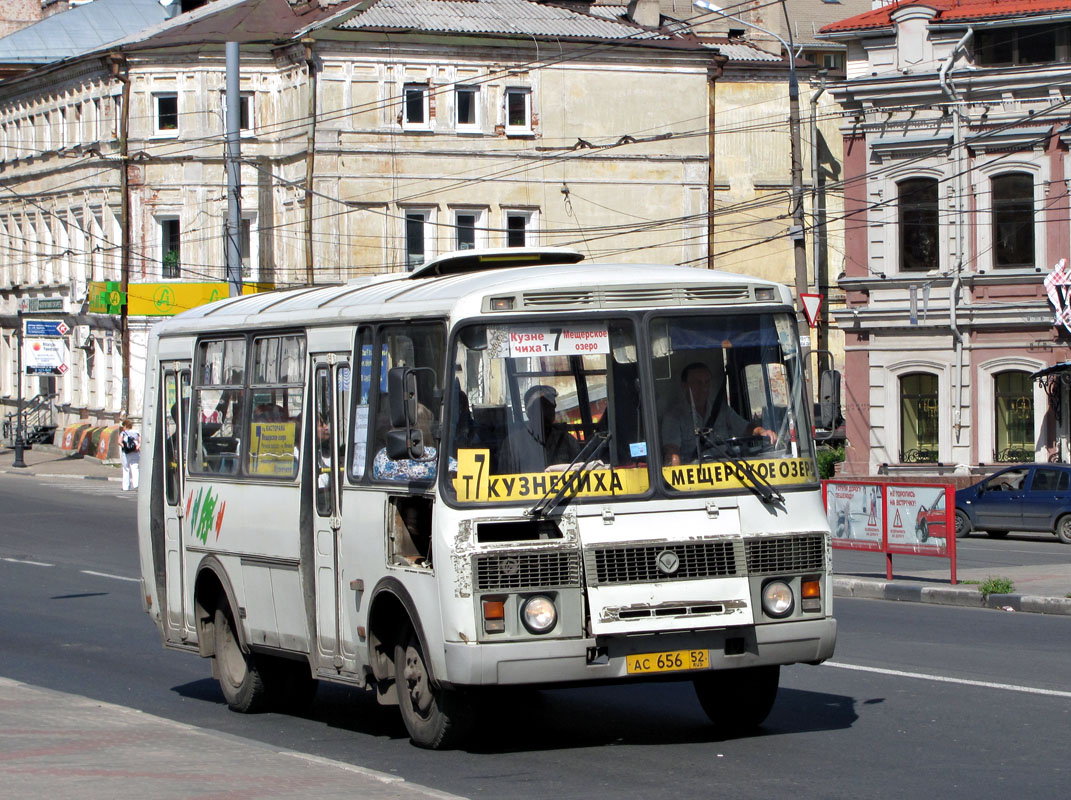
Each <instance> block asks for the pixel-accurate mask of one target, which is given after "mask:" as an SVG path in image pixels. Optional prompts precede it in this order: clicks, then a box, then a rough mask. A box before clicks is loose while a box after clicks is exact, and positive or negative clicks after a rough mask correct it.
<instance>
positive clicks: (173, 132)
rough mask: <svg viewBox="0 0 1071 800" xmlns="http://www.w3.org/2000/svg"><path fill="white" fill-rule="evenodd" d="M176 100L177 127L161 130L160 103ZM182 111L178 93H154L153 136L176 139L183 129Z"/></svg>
mask: <svg viewBox="0 0 1071 800" xmlns="http://www.w3.org/2000/svg"><path fill="white" fill-rule="evenodd" d="M167 98H174V100H175V127H174V128H161V127H160V101H161V100H164V99H167ZM181 120H182V109H181V104H180V103H179V94H178V92H153V93H152V131H153V133H152V135H153V137H155V138H168V139H170V138H174V137H176V136H178V135H179V130H180V129H181V128H182V122H181Z"/></svg>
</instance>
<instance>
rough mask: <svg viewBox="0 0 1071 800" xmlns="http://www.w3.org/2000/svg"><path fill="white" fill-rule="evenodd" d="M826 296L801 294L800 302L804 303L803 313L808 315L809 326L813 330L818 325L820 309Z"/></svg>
mask: <svg viewBox="0 0 1071 800" xmlns="http://www.w3.org/2000/svg"><path fill="white" fill-rule="evenodd" d="M824 298H825V295H821V294H801V295H800V302H801V303H803V313H804V314H806V315H807V324H808V325H810V326H811V327H812V328H813V327H815V325H817V324H818V309H819V308H821V307H822V300H823V299H824Z"/></svg>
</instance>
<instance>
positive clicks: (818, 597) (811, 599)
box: [800, 580, 822, 611]
mask: <svg viewBox="0 0 1071 800" xmlns="http://www.w3.org/2000/svg"><path fill="white" fill-rule="evenodd" d="M800 595H801V596H802V598H803V601H802V602H801V603H800V607H801V608H802V609H803V610H804V611H821V610H822V582H821V581H817V580H812V581H803V582H802V583H801V584H800Z"/></svg>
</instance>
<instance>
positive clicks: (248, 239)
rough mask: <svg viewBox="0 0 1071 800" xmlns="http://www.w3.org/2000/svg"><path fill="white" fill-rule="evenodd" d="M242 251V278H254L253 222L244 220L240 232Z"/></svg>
mask: <svg viewBox="0 0 1071 800" xmlns="http://www.w3.org/2000/svg"><path fill="white" fill-rule="evenodd" d="M238 242H239V244H238V246H239V247H240V248H241V251H242V278H243V279H244V278H251V277H253V220H251V219H245V218H243V219H242V221H241V224H240V226H239V230H238Z"/></svg>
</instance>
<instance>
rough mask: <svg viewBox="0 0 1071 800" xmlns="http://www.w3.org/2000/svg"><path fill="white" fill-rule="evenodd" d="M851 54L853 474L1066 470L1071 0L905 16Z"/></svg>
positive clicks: (885, 11)
mask: <svg viewBox="0 0 1071 800" xmlns="http://www.w3.org/2000/svg"><path fill="white" fill-rule="evenodd" d="M821 36H822V37H824V38H826V39H828V40H831V41H837V42H842V43H844V44H845V45H847V63H846V78H845V80H843V81H842V82H839V83H837V84H836V85H835V86H834V87H833V88H832V91H833V92H834V95H835V97H836V98H837V99H838V101H839V102H840V104H841V106H842V108H843V110H844V116H843V120H842V127H841V131H842V134H843V140H844V183H843V190H844V195H845V220H844V224H845V240H846V247H845V253H844V257H843V268H842V269H843V272H842V274H841V276H840V279H839V284H840V286H841V287H842V288H843V289H844V291H845V292H846V294H847V299H848V304H847V308H846V310H844V311H841V312H838V313H836V314H835V319H836V324H837V325H838V326H839V327H840V328H841V329H842V330H843V331H844V332H845V336H846V357H845V369H844V374H845V382H844V407H845V412H844V413H845V418H846V427H847V433H848V441H849V444H848V448H847V460H846V462H845V464H844V465H843V474H846V475H853V476H869V475H877V474H892V475H895V474H920V473H921V474H948V473H952V472H958V473H959V474H965V473H967V472H969V471H979V469H981V468H980V467H979V465H992V464H994V463H1001V462H1017V461H1035V460H1036V461H1047V460H1050V459H1052V460H1060V461H1068V460H1069V452H1068V417H1069V412H1071V404H1069V403H1068V396H1067V387H1066V383H1064V380H1063V376H1064V375H1065V374H1066V373H1065V370H1064V369H1063V368H1059V367H1057V368H1056V369H1051V370H1049V372H1048V373H1047V374H1044V375H1038V373H1039V372H1042V371H1044V370H1047V369H1048V368H1051V367H1054V366H1055V365H1058V364H1060V363H1061V362H1065V361H1068V360H1069V359H1071V354H1069V352H1068V343H1069V342H1071V336H1069V335H1068V332H1067V331H1065V330H1064V329H1063V328H1062V327H1060V326H1057V325H1055V324H1054V313H1053V312H1054V309H1053V306H1052V305H1051V304H1050V302H1049V300H1048V299H1047V296H1046V289H1045V286H1044V280H1045V277H1046V276H1047V275H1048V274H1049V273H1050V272H1052V271H1053V267H1054V265H1055V264H1056V263H1057V262H1059V261H1060V260H1061V259H1066V258H1068V256H1069V253H1068V249H1069V242H1071V215H1069V209H1068V180H1069V179H1071V165H1069V164H1068V160H1067V150H1068V144H1069V143H1071V124H1069V123H1071V70H1069V69H1068V62H1069V61H1071V0H1010V1H1009V0H1003V1H1002V2H997V0H920V1H919V2H912V1H911V0H905V1H904V2H894V3H891V4H888V5H884V6H882V7H880V8H876V9H874V10H872V11H868V12H865V13H863V14H859V15H857V16H854V17H850V18H848V19H845V20H843V21H841V22H836V23H833V24H830V25H826V26H825V27H824V28H822V30H821Z"/></svg>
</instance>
